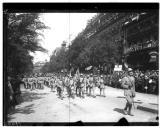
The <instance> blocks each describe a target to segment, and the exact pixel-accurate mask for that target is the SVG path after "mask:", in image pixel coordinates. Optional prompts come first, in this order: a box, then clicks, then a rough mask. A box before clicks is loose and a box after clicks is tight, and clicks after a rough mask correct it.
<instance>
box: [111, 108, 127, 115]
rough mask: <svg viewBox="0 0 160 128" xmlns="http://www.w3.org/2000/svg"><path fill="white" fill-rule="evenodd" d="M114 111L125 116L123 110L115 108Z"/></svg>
mask: <svg viewBox="0 0 160 128" xmlns="http://www.w3.org/2000/svg"><path fill="white" fill-rule="evenodd" d="M113 110H114V111H116V112H119V113H121V114H123V115H125V113H124V111H123V109H120V108H114V109H113Z"/></svg>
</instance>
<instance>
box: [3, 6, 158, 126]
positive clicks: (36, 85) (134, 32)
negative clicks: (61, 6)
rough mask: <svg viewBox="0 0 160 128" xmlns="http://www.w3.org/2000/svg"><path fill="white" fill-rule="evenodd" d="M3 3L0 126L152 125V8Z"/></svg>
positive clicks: (154, 57) (155, 64) (154, 32)
mask: <svg viewBox="0 0 160 128" xmlns="http://www.w3.org/2000/svg"><path fill="white" fill-rule="evenodd" d="M4 5H5V6H4V12H3V13H4V14H3V15H4V17H3V19H4V26H5V27H4V39H5V41H4V42H5V43H4V64H3V65H4V68H3V69H4V73H3V83H4V84H3V115H4V122H3V123H4V125H9V126H10V125H17V124H20V125H35V126H37V125H40V124H43V123H44V124H45V123H47V125H49V126H51V125H55V124H56V125H69V126H70V125H72V123H79V124H78V125H91V124H92V123H95V124H96V123H97V124H96V125H120V124H117V123H118V122H120V123H122V124H123V123H124V122H126V124H127V125H158V122H159V115H158V114H159V108H158V107H159V102H158V99H159V37H158V33H159V31H158V27H159V24H158V21H159V19H158V18H159V17H158V14H159V12H158V9H157V8H156V9H152V8H151V9H144V10H141V9H139V10H138V11H137V10H136V11H135V10H134V9H133V10H132V9H131V10H130V11H129V12H128V10H125V11H115V10H114V9H113V10H114V11H113V12H112V11H111V12H110V11H109V12H108V9H107V8H105V9H104V10H106V11H104V10H103V11H102V12H93V13H91V12H87V13H86V12H81V11H80V12H74V11H75V10H74V11H73V12H72V11H71V10H70V7H71V6H69V9H67V7H68V6H66V10H65V12H60V11H57V10H56V12H54V11H51V10H50V11H51V12H47V11H46V12H45V10H43V9H41V10H40V12H38V11H37V12H36V13H33V12H30V11H29V12H26V13H25V12H23V11H22V13H21V11H19V12H20V13H19V12H16V11H15V12H14V11H13V10H12V9H11V10H10V8H7V4H4ZM34 5H35V4H34ZM53 5H54V4H53ZM156 5H158V4H149V6H151V7H157V6H156ZM54 6H55V5H54ZM96 6H97V7H98V6H99V5H96ZM96 6H95V5H94V4H93V7H95V8H96ZM29 7H30V6H29ZM106 7H107V6H106ZM108 7H110V6H108ZM95 8H94V9H95ZM84 10H85V9H84ZM111 122H113V123H111ZM23 123H24V124H23ZM25 123H26V124H25ZM107 123H108V124H107ZM115 123H116V124H115ZM145 123H147V124H145ZM92 125H93V124H92ZM93 126H94V125H93Z"/></svg>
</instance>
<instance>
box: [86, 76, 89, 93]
mask: <svg viewBox="0 0 160 128" xmlns="http://www.w3.org/2000/svg"><path fill="white" fill-rule="evenodd" d="M86 94H87V95H89V75H87V78H86Z"/></svg>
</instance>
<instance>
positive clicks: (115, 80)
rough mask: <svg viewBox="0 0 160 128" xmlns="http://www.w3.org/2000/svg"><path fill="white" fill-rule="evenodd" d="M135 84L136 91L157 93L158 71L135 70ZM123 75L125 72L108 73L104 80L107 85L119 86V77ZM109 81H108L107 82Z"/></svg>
mask: <svg viewBox="0 0 160 128" xmlns="http://www.w3.org/2000/svg"><path fill="white" fill-rule="evenodd" d="M133 73H134V77H135V86H136V92H144V93H149V94H158V90H159V89H158V87H159V85H158V84H159V71H158V70H151V71H149V70H148V71H145V72H143V71H139V70H135V71H134V72H133ZM124 76H125V72H124V71H121V72H113V74H111V75H108V80H107V79H106V82H107V84H108V85H109V86H112V87H116V88H121V79H122V78H123V77H124ZM108 81H109V82H108Z"/></svg>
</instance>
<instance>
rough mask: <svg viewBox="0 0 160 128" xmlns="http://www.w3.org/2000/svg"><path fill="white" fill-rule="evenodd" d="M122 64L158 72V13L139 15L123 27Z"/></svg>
mask: <svg viewBox="0 0 160 128" xmlns="http://www.w3.org/2000/svg"><path fill="white" fill-rule="evenodd" d="M123 36H124V38H123V39H124V40H123V45H124V63H127V65H128V66H129V67H132V68H133V69H140V70H148V69H149V70H158V53H159V51H158V49H159V38H158V37H159V23H158V12H157V13H156V12H150V13H149V12H148V13H140V14H139V15H137V16H136V17H134V18H132V20H130V21H126V22H125V23H124V25H123Z"/></svg>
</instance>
